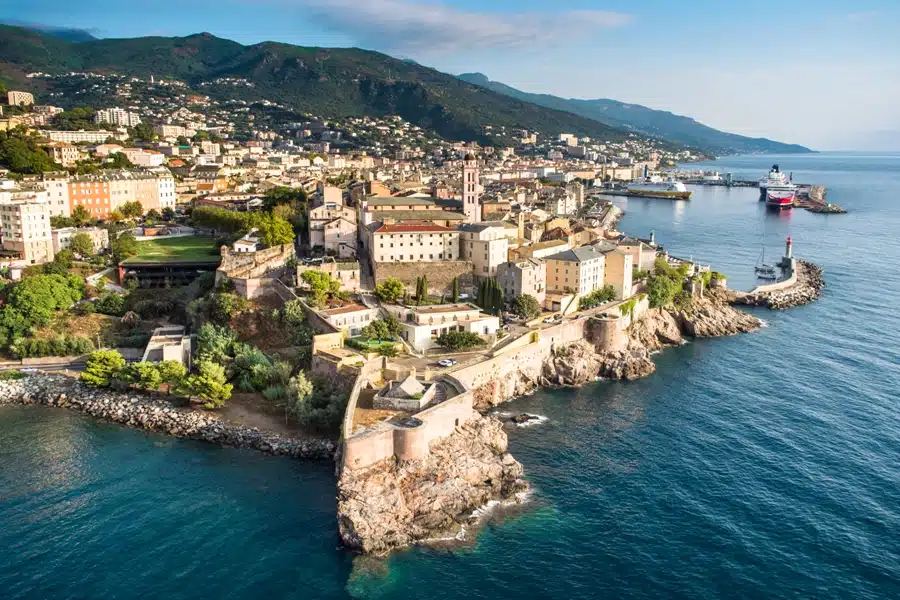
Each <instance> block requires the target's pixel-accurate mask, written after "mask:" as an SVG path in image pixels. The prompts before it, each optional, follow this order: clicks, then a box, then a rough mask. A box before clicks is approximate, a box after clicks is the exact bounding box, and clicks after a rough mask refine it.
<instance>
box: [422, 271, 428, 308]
mask: <svg viewBox="0 0 900 600" xmlns="http://www.w3.org/2000/svg"><path fill="white" fill-rule="evenodd" d="M427 299H428V275H422V302H425V300H427Z"/></svg>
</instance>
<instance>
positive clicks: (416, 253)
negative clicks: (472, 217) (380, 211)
mask: <svg viewBox="0 0 900 600" xmlns="http://www.w3.org/2000/svg"><path fill="white" fill-rule="evenodd" d="M368 238H369V243H368V246H369V257H370V260H371V261H372V265H373V268H374V265H375V263H386V262H435V261H443V260H458V259H459V231H458V230H456V229H451V228H449V227H442V226H440V225H435V224H433V223H429V222H426V221H418V222H414V221H409V222H406V223H403V224H397V225H384V224H381V223H373V224H372V225H370V226H369V227H368Z"/></svg>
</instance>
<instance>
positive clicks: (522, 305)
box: [512, 294, 541, 321]
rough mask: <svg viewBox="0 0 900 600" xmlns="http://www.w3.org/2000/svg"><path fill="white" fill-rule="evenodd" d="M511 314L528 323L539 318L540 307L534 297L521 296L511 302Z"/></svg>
mask: <svg viewBox="0 0 900 600" xmlns="http://www.w3.org/2000/svg"><path fill="white" fill-rule="evenodd" d="M512 312H513V313H514V314H516V315H517V316H519V317H521V318H522V319H525V320H526V321H530V320H531V319H536V318H538V317H539V316H541V305H540V304H539V303H538V301H537V298H535V297H534V296H531V295H529V294H522V295H521V296H519V297H518V298H516V299H515V301H514V302H513V304H512Z"/></svg>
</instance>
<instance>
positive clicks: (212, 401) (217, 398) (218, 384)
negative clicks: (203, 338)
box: [180, 360, 234, 409]
mask: <svg viewBox="0 0 900 600" xmlns="http://www.w3.org/2000/svg"><path fill="white" fill-rule="evenodd" d="M196 367H197V372H196V373H191V374H190V375H189V376H188V377H187V378H186V379H185V380H184V381H183V382H182V385H181V388H180V389H181V390H182V391H183V393H187V394H189V395H191V396H197V397H199V398H202V399H203V400H206V402H205V403H204V404H203V408H207V409H215V408H221V407H222V406H224V405H225V402H226V401H228V399H229V398H231V390H232V389H234V386H232V385H231V384H230V383H228V378H227V377H226V376H225V367H223V366H222V365H218V364H216V363H214V362H211V361H207V360H199V361H197V363H196Z"/></svg>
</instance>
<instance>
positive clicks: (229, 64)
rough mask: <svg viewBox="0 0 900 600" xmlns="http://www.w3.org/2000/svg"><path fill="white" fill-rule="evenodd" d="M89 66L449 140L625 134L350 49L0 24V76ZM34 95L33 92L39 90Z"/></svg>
mask: <svg viewBox="0 0 900 600" xmlns="http://www.w3.org/2000/svg"><path fill="white" fill-rule="evenodd" d="M34 71H42V72H46V73H51V74H59V73H64V72H69V71H93V72H107V73H118V74H122V75H135V76H144V77H146V76H149V75H154V76H156V77H157V78H161V77H163V78H175V79H179V80H182V81H184V82H186V83H188V84H189V85H191V86H192V87H195V86H197V85H198V84H200V83H201V82H208V81H212V80H214V79H216V78H218V77H240V78H245V79H247V80H249V81H251V82H253V83H254V84H255V87H252V88H247V87H244V88H236V87H234V86H229V87H225V86H215V85H209V86H205V87H204V88H203V90H204V93H205V94H209V95H210V96H212V97H215V98H218V99H223V100H224V99H231V98H238V99H243V100H248V101H252V100H260V99H269V100H273V101H277V102H280V103H283V104H285V105H287V106H289V107H291V108H292V109H294V110H298V111H303V112H308V113H311V114H314V115H317V116H322V117H339V116H382V115H399V116H401V117H403V118H404V119H406V120H408V121H410V122H412V123H415V124H417V125H420V126H422V127H426V128H429V129H432V130H434V131H436V132H437V133H439V134H440V135H441V136H443V137H445V138H447V139H455V140H479V141H482V142H486V141H489V140H490V138H489V137H487V136H485V135H484V129H483V126H485V125H491V126H493V127H495V128H496V127H500V126H503V127H506V128H509V131H508V133H509V134H512V133H513V132H512V129H516V128H521V129H528V130H532V131H540V132H542V133H545V134H549V135H553V134H557V133H562V132H568V133H574V134H577V135H583V136H591V137H593V138H597V139H603V140H608V141H616V140H622V139H625V138H626V137H628V135H629V132H626V131H622V130H618V129H616V128H613V127H610V126H608V125H605V124H603V123H600V122H598V121H596V120H593V119H589V118H586V117H583V116H579V115H575V114H572V113H570V112H564V111H559V110H553V109H548V108H546V107H542V106H538V105H536V104H532V103H529V102H523V101H520V100H517V99H514V98H510V97H509V96H506V95H503V94H498V93H496V92H493V91H490V90H487V89H485V88H484V87H481V86H477V85H473V84H470V83H467V82H465V81H462V80H460V79H458V78H456V77H453V76H451V75H447V74H445V73H441V72H439V71H436V70H434V69H430V68H427V67H423V66H421V65H418V64H416V63H413V62H409V61H402V60H397V59H395V58H392V57H390V56H387V55H384V54H380V53H378V52H371V51H366V50H359V49H354V48H346V49H344V48H335V49H329V48H308V47H300V46H292V45H289V44H280V43H274V42H265V43H262V44H256V45H253V46H244V45H241V44H238V43H236V42H232V41H230V40H225V39H221V38H217V37H215V36H213V35H210V34H208V33H202V34H196V35H191V36H188V37H181V38H166V37H144V38H133V39H103V40H88V41H84V42H80V43H71V42H67V41H64V40H60V39H57V38H54V37H51V36H48V35H44V34H41V33H39V32H36V31H33V30H29V29H23V28H19V27H9V26H0V78H2V79H4V80H6V81H7V82H9V83H16V84H20V85H24V86H25V87H26V89H29V86H30V87H31V89H33V88H34V87H35V86H38V85H40V84H39V83H38V82H36V81H34V80H29V79H26V78H25V77H24V76H25V74H26V73H29V72H34ZM38 91H40V90H38Z"/></svg>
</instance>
